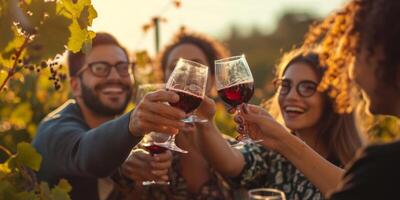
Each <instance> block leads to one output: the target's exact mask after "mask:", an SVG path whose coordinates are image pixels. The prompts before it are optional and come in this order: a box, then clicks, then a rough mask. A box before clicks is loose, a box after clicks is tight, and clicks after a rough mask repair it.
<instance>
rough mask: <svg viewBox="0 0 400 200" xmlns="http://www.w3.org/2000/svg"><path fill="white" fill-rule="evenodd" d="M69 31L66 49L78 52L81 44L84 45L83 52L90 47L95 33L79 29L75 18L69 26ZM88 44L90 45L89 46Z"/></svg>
mask: <svg viewBox="0 0 400 200" xmlns="http://www.w3.org/2000/svg"><path fill="white" fill-rule="evenodd" d="M69 30H70V31H71V37H70V39H69V41H68V49H69V50H70V51H72V52H74V53H76V52H79V51H80V50H81V48H82V46H83V45H85V46H84V47H85V48H84V49H83V52H85V51H87V50H88V48H89V49H90V47H91V40H92V39H93V38H94V36H95V35H96V34H95V33H94V32H92V31H88V30H86V29H81V28H80V26H79V23H78V21H77V20H74V21H73V22H72V24H71V26H70V27H69ZM89 45H90V47H89Z"/></svg>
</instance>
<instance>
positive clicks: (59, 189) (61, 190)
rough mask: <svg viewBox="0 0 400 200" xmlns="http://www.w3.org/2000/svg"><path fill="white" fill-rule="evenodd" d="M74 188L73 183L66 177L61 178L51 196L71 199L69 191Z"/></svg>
mask: <svg viewBox="0 0 400 200" xmlns="http://www.w3.org/2000/svg"><path fill="white" fill-rule="evenodd" d="M71 190H72V187H71V185H70V184H69V183H68V181H66V180H65V179H61V180H60V182H59V183H58V185H57V186H55V187H54V188H53V189H51V193H50V196H51V198H52V199H57V200H70V197H69V195H68V192H70V191H71Z"/></svg>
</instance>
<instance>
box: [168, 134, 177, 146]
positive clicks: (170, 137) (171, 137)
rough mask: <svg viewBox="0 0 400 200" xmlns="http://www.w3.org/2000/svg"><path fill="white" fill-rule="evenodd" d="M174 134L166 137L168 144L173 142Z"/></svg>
mask: <svg viewBox="0 0 400 200" xmlns="http://www.w3.org/2000/svg"><path fill="white" fill-rule="evenodd" d="M175 136H176V134H174V135H170V136H169V137H168V144H175Z"/></svg>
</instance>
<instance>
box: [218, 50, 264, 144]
mask: <svg viewBox="0 0 400 200" xmlns="http://www.w3.org/2000/svg"><path fill="white" fill-rule="evenodd" d="M215 83H216V87H217V91H218V95H219V96H220V97H221V99H222V100H223V101H224V102H226V103H227V104H229V105H230V106H231V107H232V108H237V109H236V110H237V111H238V112H239V114H240V109H239V107H240V105H242V104H245V103H247V102H248V101H249V100H250V99H251V97H252V96H253V93H254V79H253V75H252V74H251V71H250V68H249V65H248V64H247V61H246V58H245V56H244V55H240V56H233V57H229V58H224V59H220V60H216V61H215ZM243 124H244V126H243V128H244V130H243V135H242V137H241V139H240V141H239V143H238V144H235V145H233V146H237V145H243V144H251V143H255V142H260V141H261V140H257V141H254V140H252V139H251V138H250V137H249V135H248V132H247V131H248V130H247V126H246V123H245V122H244V123H243Z"/></svg>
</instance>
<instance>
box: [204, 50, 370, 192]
mask: <svg viewBox="0 0 400 200" xmlns="http://www.w3.org/2000/svg"><path fill="white" fill-rule="evenodd" d="M324 69H325V67H323V66H321V65H320V64H319V58H318V56H317V54H316V53H314V52H310V51H309V50H304V49H299V50H293V51H292V52H290V53H288V54H286V55H285V56H284V57H283V58H282V62H281V64H280V65H278V69H277V75H276V77H277V81H276V86H277V89H278V91H277V92H276V94H275V96H274V97H273V98H272V99H271V100H270V101H269V102H268V103H267V108H268V111H270V112H271V114H272V116H271V115H270V114H269V113H267V112H266V111H265V110H264V109H263V108H261V107H260V106H255V105H249V106H242V107H241V111H242V112H240V114H238V115H236V116H235V121H236V122H237V123H238V125H239V128H238V131H239V132H240V131H242V130H243V129H242V128H241V127H243V126H244V124H243V122H244V121H245V122H246V126H247V127H248V130H249V132H250V135H251V136H252V138H253V139H261V140H262V142H261V143H260V144H261V145H260V144H250V145H244V146H243V147H242V148H238V149H235V148H232V147H230V146H229V145H228V144H227V143H226V142H225V141H224V140H223V139H222V138H221V137H220V136H219V134H218V132H219V131H218V130H217V129H216V128H215V126H214V125H212V124H198V127H200V129H201V130H202V131H204V132H206V133H207V136H206V137H203V142H202V143H203V147H204V148H203V151H204V152H205V154H206V155H207V157H208V160H209V161H210V163H211V165H212V166H213V167H214V168H215V169H216V170H218V171H219V172H220V173H222V174H223V175H225V176H227V177H230V182H231V183H232V186H234V187H235V186H236V187H237V186H242V187H245V188H247V189H253V188H260V187H266V188H276V189H279V190H282V191H284V192H285V194H286V197H287V199H324V196H325V195H326V194H327V193H328V192H329V191H330V190H332V189H334V188H335V187H336V185H337V183H338V182H339V179H340V177H341V175H342V171H343V170H342V167H343V166H345V165H346V164H347V163H348V162H349V161H350V160H351V158H352V157H353V156H354V154H355V152H356V150H357V148H359V147H361V146H362V144H363V140H362V137H361V136H360V135H359V134H358V131H357V128H356V123H355V120H354V118H353V114H338V113H336V112H334V108H333V105H334V104H333V101H332V99H330V98H329V97H328V95H327V92H320V91H318V90H317V86H318V84H319V82H320V81H321V79H322V76H323V74H324ZM277 117H280V118H281V119H283V123H284V124H285V126H286V127H284V126H283V125H282V124H281V123H278V122H277V121H276V118H277ZM288 129H289V130H288ZM322 176H323V177H324V178H323V179H321V177H322Z"/></svg>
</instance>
